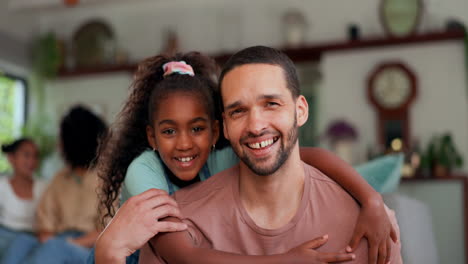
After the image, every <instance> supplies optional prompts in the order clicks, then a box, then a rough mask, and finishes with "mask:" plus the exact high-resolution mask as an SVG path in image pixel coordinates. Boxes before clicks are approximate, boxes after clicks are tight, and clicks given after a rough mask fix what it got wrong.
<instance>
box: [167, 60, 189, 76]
mask: <svg viewBox="0 0 468 264" xmlns="http://www.w3.org/2000/svg"><path fill="white" fill-rule="evenodd" d="M162 67H163V71H164V75H163V77H166V76H169V75H171V74H173V73H178V74H182V75H184V74H187V75H190V76H195V73H194V72H193V68H192V66H190V65H188V64H187V63H186V62H185V61H171V62H168V63H164V65H163V66H162Z"/></svg>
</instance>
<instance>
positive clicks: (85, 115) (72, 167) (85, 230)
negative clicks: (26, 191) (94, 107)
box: [22, 106, 107, 264]
mask: <svg viewBox="0 0 468 264" xmlns="http://www.w3.org/2000/svg"><path fill="white" fill-rule="evenodd" d="M106 132H107V126H106V124H105V123H104V121H103V120H102V119H101V118H99V117H98V116H96V115H95V114H93V113H92V112H91V111H89V110H88V109H86V108H84V107H82V106H75V107H73V108H72V109H71V110H70V111H69V112H68V113H67V114H66V115H65V117H63V119H62V120H61V123H60V150H61V154H62V157H63V159H64V161H65V163H66V167H65V168H64V169H62V170H60V171H58V172H57V173H56V175H55V176H54V178H53V179H52V181H51V183H50V184H49V186H48V188H47V189H46V190H45V192H44V194H43V196H42V198H41V200H40V202H39V205H38V207H37V213H36V217H37V218H36V220H37V231H38V236H37V237H38V240H39V243H38V244H37V245H36V246H34V247H31V248H30V249H29V251H28V252H27V256H26V258H25V259H24V262H22V263H48V264H53V263H57V264H59V263H70V264H71V263H84V262H85V260H86V257H87V256H88V254H89V251H90V248H91V247H92V246H93V244H94V242H95V240H96V238H97V237H98V234H99V226H100V225H99V220H98V219H99V213H98V210H97V205H98V197H97V193H96V189H97V187H98V178H97V176H96V173H95V171H94V160H95V158H96V150H97V147H98V144H99V141H100V138H101V137H102V136H105V134H106Z"/></svg>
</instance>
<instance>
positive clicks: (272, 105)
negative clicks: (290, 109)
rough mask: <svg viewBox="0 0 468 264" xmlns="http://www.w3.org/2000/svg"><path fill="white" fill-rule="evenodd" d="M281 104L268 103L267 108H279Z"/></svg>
mask: <svg viewBox="0 0 468 264" xmlns="http://www.w3.org/2000/svg"><path fill="white" fill-rule="evenodd" d="M279 105H280V104H278V103H277V102H267V103H266V106H267V107H277V106H279Z"/></svg>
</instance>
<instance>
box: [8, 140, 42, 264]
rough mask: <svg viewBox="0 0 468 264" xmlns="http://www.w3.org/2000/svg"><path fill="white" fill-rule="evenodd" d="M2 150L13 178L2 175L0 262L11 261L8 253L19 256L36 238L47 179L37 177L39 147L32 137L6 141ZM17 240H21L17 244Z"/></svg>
mask: <svg viewBox="0 0 468 264" xmlns="http://www.w3.org/2000/svg"><path fill="white" fill-rule="evenodd" d="M2 152H3V153H4V154H5V155H6V157H7V159H8V162H9V163H10V165H11V167H12V169H13V172H12V174H11V177H0V194H1V199H0V263H10V261H8V259H7V257H8V255H11V256H17V255H18V254H19V253H21V252H22V251H23V249H24V247H25V246H26V247H27V244H31V243H33V244H34V243H35V242H36V241H37V239H36V237H35V235H34V231H35V218H34V213H35V211H36V207H37V204H38V202H39V199H40V197H41V194H42V192H43V191H44V189H45V187H46V182H45V181H42V180H38V179H37V178H35V177H34V173H35V171H36V170H37V168H38V165H39V149H38V147H37V145H36V144H35V143H34V142H33V141H32V140H31V139H29V138H19V139H17V140H15V141H13V142H11V143H10V144H4V145H2ZM17 239H19V240H20V241H22V243H21V244H18V243H16V240H17ZM7 252H11V253H7Z"/></svg>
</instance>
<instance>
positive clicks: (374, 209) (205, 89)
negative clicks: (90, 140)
mask: <svg viewBox="0 0 468 264" xmlns="http://www.w3.org/2000/svg"><path fill="white" fill-rule="evenodd" d="M215 73H216V71H215V64H214V63H213V61H212V60H210V59H209V58H207V57H205V56H202V55H201V54H199V53H188V54H186V55H177V56H175V57H172V58H171V57H167V56H163V55H161V56H155V57H152V58H149V59H147V60H145V61H144V62H143V63H142V64H141V65H140V66H139V69H138V72H137V74H136V80H135V83H134V84H133V91H132V93H131V95H130V97H129V99H128V101H127V102H126V104H125V106H124V109H123V110H122V112H121V113H120V116H119V120H118V123H117V127H116V128H117V129H118V133H115V131H114V133H115V134H113V135H111V136H110V137H109V138H108V140H107V142H105V144H104V147H103V149H102V152H101V155H100V160H99V164H100V176H101V177H102V178H103V180H104V182H103V183H104V186H103V187H104V188H103V194H104V196H103V199H102V205H103V207H105V208H106V210H107V215H108V216H113V215H114V214H115V212H114V207H113V205H114V203H115V201H116V200H117V198H118V195H119V193H120V191H121V190H122V201H125V200H127V199H128V198H129V197H132V196H135V197H133V198H131V199H129V201H128V202H126V203H124V204H123V206H122V207H121V208H120V210H119V212H118V214H117V215H116V216H115V217H114V219H113V220H112V222H111V223H110V224H109V225H108V227H107V228H106V230H105V231H104V232H103V233H102V234H101V236H100V238H99V239H98V242H97V244H96V262H98V263H106V262H109V261H114V262H118V263H123V262H124V261H125V257H126V256H129V255H130V254H131V253H132V252H134V251H135V250H137V249H139V248H140V247H141V246H142V245H144V243H146V242H147V241H148V240H149V239H150V238H151V237H153V236H154V235H155V234H157V233H158V232H167V231H179V230H182V229H184V225H183V224H181V223H169V222H164V221H162V222H161V221H156V220H155V219H161V218H163V217H166V216H176V217H181V216H180V213H179V212H178V209H177V206H176V204H175V202H174V201H173V200H172V199H171V198H170V197H168V196H167V195H165V194H162V193H161V192H158V191H155V190H149V191H146V190H148V189H150V188H156V189H162V190H165V191H167V192H169V193H172V192H174V191H175V190H177V189H178V188H182V187H184V186H187V185H188V184H191V183H193V182H196V181H200V180H205V179H207V178H208V177H210V176H211V175H213V174H216V173H218V172H220V171H222V170H224V169H226V168H229V167H231V166H233V165H234V164H236V163H237V162H238V159H237V157H236V156H235V154H234V153H233V152H232V150H231V149H230V148H229V147H224V146H225V145H226V141H225V139H224V137H223V136H222V131H221V130H220V129H219V128H220V124H219V122H220V120H221V118H220V113H221V109H220V107H219V101H218V99H217V98H218V95H217V91H216V87H217V86H216V82H215V80H214V76H216V74H215ZM218 138H220V140H218ZM223 147H224V148H223ZM213 149H215V150H213ZM301 152H302V153H301V155H302V158H303V159H304V161H305V162H307V163H309V164H310V165H313V166H315V167H317V168H318V169H320V170H322V171H323V172H324V173H325V174H327V175H329V176H330V177H332V178H334V179H335V180H336V181H337V182H338V183H340V184H341V185H343V186H344V187H345V188H346V189H347V190H348V191H349V192H350V193H351V194H353V195H354V197H355V198H356V199H357V200H358V201H359V202H360V203H361V206H362V211H361V216H360V221H359V225H358V227H357V228H356V232H355V233H356V234H355V237H354V239H353V242H352V244H351V247H354V246H355V245H357V242H358V241H359V239H360V238H361V236H363V235H365V236H366V237H368V239H369V237H370V236H372V237H371V239H369V241H371V243H370V245H371V247H376V248H383V247H382V246H381V245H386V243H387V242H388V239H390V238H389V234H390V233H391V231H392V233H393V230H391V229H392V228H391V225H390V223H389V220H388V217H387V215H386V213H385V209H384V205H383V202H382V200H381V198H380V196H379V195H378V194H377V193H376V192H375V191H373V190H372V188H371V187H370V186H369V185H368V184H367V183H366V182H365V181H364V180H363V179H362V178H361V177H360V176H359V175H358V174H357V173H356V172H355V171H354V170H353V169H352V168H351V167H349V166H348V165H346V164H345V163H344V162H342V161H341V160H339V159H338V158H336V157H335V156H333V155H331V154H330V153H328V152H326V151H324V150H321V149H317V148H305V149H302V150H301ZM127 168H128V169H127ZM123 181H125V183H124V185H123V186H122V182H123ZM375 220H377V221H375ZM312 251H313V250H310V252H312ZM301 252H302V251H301ZM310 252H308V253H309V255H307V254H306V253H304V254H303V255H301V257H306V255H307V258H306V259H307V261H310V260H311V256H310ZM369 252H371V251H369ZM213 254H218V253H215V252H214V251H213ZM295 254H296V253H294V254H291V255H290V256H291V257H293V256H295ZM180 255H181V256H182V257H186V258H188V259H190V257H193V256H189V255H186V254H184V252H181V254H180ZM338 256H339V258H338V259H336V258H333V259H328V260H329V261H332V260H333V261H337V260H349V259H351V255H350V254H341V255H338ZM196 257H197V258H198V259H200V258H201V257H202V256H201V255H197V256H196ZM223 257H224V258H229V259H230V258H234V259H235V258H237V257H239V256H234V255H230V254H226V255H223ZM374 257H375V256H374ZM246 258H247V259H244V257H242V259H241V260H242V261H246V260H247V261H248V260H251V261H252V262H255V263H258V261H259V259H258V258H257V257H246ZM212 259H213V258H211V257H210V256H207V259H206V261H207V262H209V261H210V260H211V261H213V260H212ZM266 259H268V261H271V260H275V259H269V258H268V257H265V260H266ZM239 260H240V259H239ZM326 260H327V259H326Z"/></svg>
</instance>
